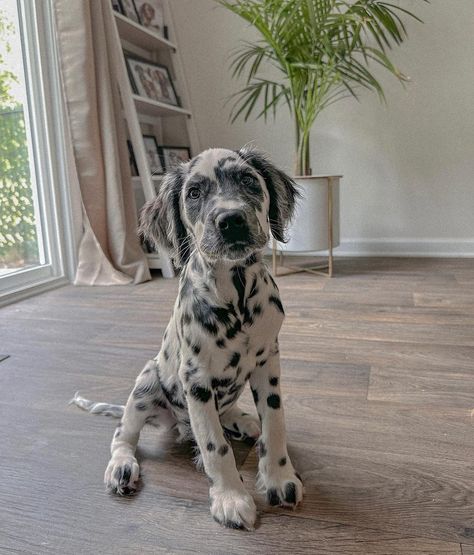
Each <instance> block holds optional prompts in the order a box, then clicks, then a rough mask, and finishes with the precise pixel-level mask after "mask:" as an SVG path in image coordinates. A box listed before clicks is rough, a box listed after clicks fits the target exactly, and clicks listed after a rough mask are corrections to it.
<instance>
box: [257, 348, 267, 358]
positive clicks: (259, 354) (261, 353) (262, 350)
mask: <svg viewBox="0 0 474 555" xmlns="http://www.w3.org/2000/svg"><path fill="white" fill-rule="evenodd" d="M264 352H265V349H259V350H258V351H257V352H256V353H255V356H257V357H261V356H262V355H263V353H264Z"/></svg>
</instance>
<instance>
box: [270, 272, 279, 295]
mask: <svg viewBox="0 0 474 555" xmlns="http://www.w3.org/2000/svg"><path fill="white" fill-rule="evenodd" d="M268 277H269V278H270V281H271V282H272V285H273V289H276V290H277V291H278V285H277V284H276V282H275V280H274V279H273V277H272V276H271V274H268Z"/></svg>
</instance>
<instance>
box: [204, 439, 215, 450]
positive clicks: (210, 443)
mask: <svg viewBox="0 0 474 555" xmlns="http://www.w3.org/2000/svg"><path fill="white" fill-rule="evenodd" d="M206 449H207V450H208V451H215V450H216V446H215V444H214V443H212V441H210V442H209V443H208V444H207V445H206Z"/></svg>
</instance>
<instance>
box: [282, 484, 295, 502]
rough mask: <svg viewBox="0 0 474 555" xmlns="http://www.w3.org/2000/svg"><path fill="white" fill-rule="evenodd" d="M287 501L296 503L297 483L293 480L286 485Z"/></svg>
mask: <svg viewBox="0 0 474 555" xmlns="http://www.w3.org/2000/svg"><path fill="white" fill-rule="evenodd" d="M285 501H286V502H287V503H292V504H295V503H296V485H295V484H294V483H293V482H289V483H288V484H286V486H285Z"/></svg>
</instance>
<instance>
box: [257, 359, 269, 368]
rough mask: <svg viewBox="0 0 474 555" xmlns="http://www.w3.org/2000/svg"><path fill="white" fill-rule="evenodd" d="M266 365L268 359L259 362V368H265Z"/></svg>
mask: <svg viewBox="0 0 474 555" xmlns="http://www.w3.org/2000/svg"><path fill="white" fill-rule="evenodd" d="M265 364H267V359H266V358H265V359H263V360H261V361H260V362H257V366H260V367H262V366H265Z"/></svg>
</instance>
